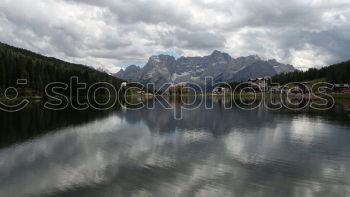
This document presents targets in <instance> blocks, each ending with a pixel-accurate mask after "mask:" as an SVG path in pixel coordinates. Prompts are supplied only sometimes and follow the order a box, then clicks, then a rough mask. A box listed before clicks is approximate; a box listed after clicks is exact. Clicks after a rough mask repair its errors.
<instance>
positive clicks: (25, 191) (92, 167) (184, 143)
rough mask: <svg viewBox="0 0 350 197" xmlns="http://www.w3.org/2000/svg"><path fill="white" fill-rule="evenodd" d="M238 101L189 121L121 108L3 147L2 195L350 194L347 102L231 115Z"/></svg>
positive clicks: (188, 114)
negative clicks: (326, 108) (329, 106)
mask: <svg viewBox="0 0 350 197" xmlns="http://www.w3.org/2000/svg"><path fill="white" fill-rule="evenodd" d="M188 102H190V101H188ZM230 102H231V101H222V100H221V101H219V100H216V101H215V102H214V108H213V109H212V110H205V109H204V106H201V107H199V108H198V109H196V110H185V111H184V117H183V119H181V120H174V116H175V114H174V112H173V111H172V110H165V109H163V108H161V107H160V106H158V105H156V106H155V108H154V109H150V110H147V109H141V110H125V111H115V112H114V113H112V114H111V113H109V114H108V115H105V117H104V118H99V119H95V120H91V121H89V122H87V123H84V124H73V125H70V126H68V125H67V126H66V127H61V129H57V132H49V133H47V134H46V135H43V136H40V137H37V138H35V139H32V140H30V141H26V142H24V143H21V144H17V145H13V146H8V147H6V148H3V149H1V150H0V196H13V197H16V196H18V197H22V196H94V197H95V196H297V197H299V196H346V195H348V194H349V193H350V161H349V158H350V144H349V143H348V142H349V140H350V132H349V128H350V124H349V117H347V116H346V112H347V110H346V109H345V108H346V105H343V104H338V105H337V106H336V107H335V108H334V109H333V110H331V111H328V113H326V112H320V113H316V112H312V111H307V110H304V111H303V112H290V111H283V110H281V111H274V112H271V111H268V110H266V109H265V108H263V107H259V108H257V109H255V110H251V111H247V110H241V109H239V108H233V109H230V110H226V109H224V105H225V104H227V103H230ZM172 104H173V105H176V106H177V107H179V106H181V105H182V104H181V102H178V101H176V100H174V101H173V102H172ZM344 106H345V108H344ZM334 114H338V115H339V116H334ZM340 116H341V117H342V118H340Z"/></svg>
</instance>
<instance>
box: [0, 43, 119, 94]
mask: <svg viewBox="0 0 350 197" xmlns="http://www.w3.org/2000/svg"><path fill="white" fill-rule="evenodd" d="M73 76H76V77H77V78H78V79H79V82H80V83H86V84H87V87H90V86H91V85H92V84H95V83H97V82H106V83H109V84H111V85H112V86H113V87H115V89H116V90H118V89H119V88H120V86H121V83H122V82H123V80H121V79H118V78H115V77H113V76H111V75H109V74H107V73H104V72H100V71H97V70H95V69H92V68H89V67H87V66H84V65H80V64H72V63H68V62H65V61H62V60H59V59H56V58H51V57H46V56H42V55H39V54H36V53H33V52H31V51H28V50H25V49H20V48H16V47H12V46H9V45H7V44H3V43H0V93H1V92H4V90H6V89H7V88H8V87H19V88H20V89H25V90H30V91H34V92H37V94H40V95H42V96H43V95H44V92H45V87H46V85H47V84H49V83H51V82H61V83H65V84H70V80H71V77H73ZM17 79H27V84H26V85H18V84H17ZM79 87H81V86H78V85H73V86H72V87H69V88H71V90H64V91H63V90H61V92H60V93H62V94H64V95H67V96H76V95H71V94H70V93H71V92H77V91H76V90H77V88H79ZM106 87H107V86H106ZM100 92H101V91H100ZM85 95H87V91H86V90H80V93H79V96H85Z"/></svg>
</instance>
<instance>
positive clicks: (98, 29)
mask: <svg viewBox="0 0 350 197" xmlns="http://www.w3.org/2000/svg"><path fill="white" fill-rule="evenodd" d="M349 32H350V1H349V0H288V1H283V0H181V1H179V0H177V1H174V0H173V1H171V0H123V1H121V0H0V41H1V42H5V43H8V44H11V45H15V46H18V47H22V48H26V49H30V50H33V51H35V52H39V53H41V54H44V55H49V56H54V57H57V58H61V59H64V60H67V61H71V62H76V63H84V64H87V65H91V66H94V67H97V68H98V67H103V68H105V69H107V70H109V71H111V72H112V71H118V70H119V68H120V67H123V66H125V65H127V64H130V63H137V64H144V63H145V62H147V60H148V57H149V56H151V55H153V54H159V53H168V54H176V55H178V56H182V55H184V56H195V55H201V56H202V55H207V54H209V53H211V52H212V51H213V50H214V49H217V50H221V51H225V52H227V53H229V54H230V55H232V56H233V57H238V56H248V55H253V54H257V55H259V56H260V57H262V58H264V59H272V58H275V59H277V60H278V61H280V62H282V63H290V64H293V65H295V66H296V67H298V68H307V67H315V66H316V67H318V66H323V65H327V64H331V63H336V62H340V61H344V60H348V59H350V52H349V50H350V33H349Z"/></svg>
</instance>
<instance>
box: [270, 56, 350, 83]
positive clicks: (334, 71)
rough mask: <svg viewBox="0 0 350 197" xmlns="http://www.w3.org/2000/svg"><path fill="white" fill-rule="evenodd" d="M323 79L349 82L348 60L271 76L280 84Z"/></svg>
mask: <svg viewBox="0 0 350 197" xmlns="http://www.w3.org/2000/svg"><path fill="white" fill-rule="evenodd" d="M321 78H323V79H325V81H327V82H329V83H350V60H349V61H346V62H341V63H338V64H334V65H330V66H327V67H323V68H320V69H316V68H310V69H309V70H307V71H294V72H290V73H281V74H279V75H275V76H274V77H272V81H273V82H276V83H280V84H285V83H290V82H302V81H311V80H316V79H321Z"/></svg>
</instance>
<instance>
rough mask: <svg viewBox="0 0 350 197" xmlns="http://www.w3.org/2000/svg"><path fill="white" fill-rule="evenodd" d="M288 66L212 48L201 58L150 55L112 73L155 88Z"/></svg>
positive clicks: (233, 77) (230, 78) (237, 77)
mask: <svg viewBox="0 0 350 197" xmlns="http://www.w3.org/2000/svg"><path fill="white" fill-rule="evenodd" d="M294 70H295V69H294V67H293V66H291V65H286V64H281V63H279V62H277V61H276V60H273V59H272V60H268V61H265V60H262V59H261V58H260V57H259V56H258V55H250V56H246V57H238V58H236V59H235V58H232V57H231V56H230V55H229V54H227V53H224V52H221V51H218V50H214V51H213V52H212V53H211V54H210V55H208V56H203V57H183V56H182V57H180V58H178V59H175V58H174V57H173V56H170V55H153V56H151V57H150V58H149V60H148V62H147V64H146V65H145V66H144V67H142V68H140V67H136V66H135V65H133V66H132V67H131V69H129V68H127V69H125V70H121V71H120V72H118V73H116V74H115V76H117V77H119V78H122V79H125V80H128V81H132V82H140V83H143V84H147V83H155V87H156V88H159V87H161V86H162V85H163V84H164V83H173V84H178V83H183V82H192V83H197V84H198V85H204V83H205V78H206V77H208V76H211V77H213V78H214V79H215V80H216V82H231V81H243V80H246V79H248V78H253V77H266V76H273V75H275V74H278V73H281V72H290V71H294Z"/></svg>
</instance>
